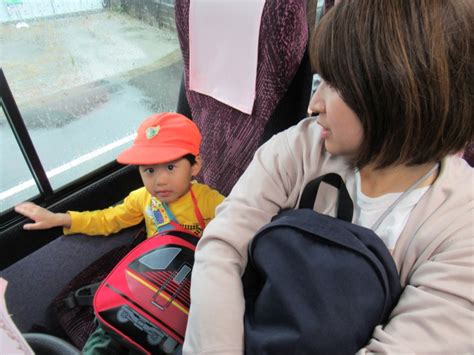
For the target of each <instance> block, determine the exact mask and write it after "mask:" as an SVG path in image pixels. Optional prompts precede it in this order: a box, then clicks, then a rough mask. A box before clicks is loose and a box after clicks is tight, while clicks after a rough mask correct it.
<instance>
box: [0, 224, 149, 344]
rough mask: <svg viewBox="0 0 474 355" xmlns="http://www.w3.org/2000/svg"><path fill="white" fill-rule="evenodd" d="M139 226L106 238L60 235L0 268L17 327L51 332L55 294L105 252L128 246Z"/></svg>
mask: <svg viewBox="0 0 474 355" xmlns="http://www.w3.org/2000/svg"><path fill="white" fill-rule="evenodd" d="M142 228H143V226H141V225H139V226H135V227H132V228H128V229H124V230H122V231H121V232H119V233H117V234H115V235H113V236H109V237H90V236H85V235H80V234H78V235H69V236H61V237H59V238H57V239H54V240H53V241H51V242H50V243H48V244H46V245H45V246H43V247H42V248H40V249H38V250H37V251H35V252H34V253H32V254H30V255H28V256H27V257H25V258H23V259H21V260H19V261H17V262H16V263H14V264H12V265H10V266H9V267H7V268H6V269H4V270H2V271H1V272H0V276H1V277H3V278H4V279H6V280H7V281H8V287H7V290H6V296H5V297H6V303H7V307H8V310H9V312H10V314H11V315H12V320H13V321H14V322H15V324H16V326H17V327H18V329H19V330H20V331H21V332H23V333H27V332H37V331H44V332H50V333H53V334H54V333H55V331H56V330H57V329H58V328H57V322H56V319H55V317H54V314H53V312H52V310H51V307H50V305H51V303H52V301H53V300H54V298H55V297H56V295H58V294H59V292H61V290H62V289H63V288H64V287H66V285H67V284H68V283H69V282H70V281H71V279H73V277H74V276H76V275H77V274H78V273H80V272H81V271H82V270H84V269H85V268H86V267H87V266H89V265H90V264H91V263H92V262H94V261H95V260H97V259H99V258H100V257H101V256H102V255H104V254H105V253H107V252H108V251H110V250H112V249H114V248H116V247H119V246H121V245H131V244H132V243H133V240H134V239H133V238H134V236H135V235H136V234H137V232H138V231H139V230H140V229H142ZM54 335H56V334H54Z"/></svg>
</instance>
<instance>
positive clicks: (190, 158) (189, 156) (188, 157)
mask: <svg viewBox="0 0 474 355" xmlns="http://www.w3.org/2000/svg"><path fill="white" fill-rule="evenodd" d="M183 159H186V160H187V161H189V164H191V166H192V165H194V164H196V156H195V155H193V154H186V155H185V156H184V157H183Z"/></svg>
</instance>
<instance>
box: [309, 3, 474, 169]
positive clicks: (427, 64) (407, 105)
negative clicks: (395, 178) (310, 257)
mask: <svg viewBox="0 0 474 355" xmlns="http://www.w3.org/2000/svg"><path fill="white" fill-rule="evenodd" d="M473 27H474V1H472V0H376V1H374V0H357V1H351V0H343V1H342V2H341V3H340V4H339V5H336V6H335V7H334V8H332V9H331V10H330V11H328V13H327V14H326V15H324V17H323V19H322V20H321V22H320V23H319V25H318V26H317V27H316V28H315V31H314V33H313V36H312V40H311V48H310V56H311V63H312V66H313V69H314V70H315V71H316V72H317V73H319V75H320V76H321V77H322V79H323V80H325V81H326V82H327V83H328V84H330V85H331V86H332V87H334V88H335V89H336V90H337V91H338V93H339V94H340V95H341V97H342V99H343V100H344V101H345V102H346V104H347V105H348V106H349V107H350V108H351V109H352V110H353V111H354V112H355V113H356V114H357V116H358V117H359V119H360V120H361V122H362V126H363V129H364V140H363V143H362V145H361V147H360V151H359V153H358V154H357V155H356V156H354V157H353V158H352V164H353V166H355V167H358V168H361V167H364V166H365V165H367V164H373V165H374V166H375V167H376V168H384V167H388V166H393V165H398V164H406V165H417V164H423V163H429V162H435V161H439V160H441V159H442V158H443V157H445V156H446V155H448V154H453V153H458V152H459V151H461V150H462V149H463V148H464V147H465V146H466V144H467V143H468V142H470V141H472V140H473V137H474V128H473V127H474V125H473V112H472V108H473V101H474V97H473V93H474V87H473V86H474V82H473V80H474V77H473V76H474V59H473V55H472V52H473V43H474V28H473Z"/></svg>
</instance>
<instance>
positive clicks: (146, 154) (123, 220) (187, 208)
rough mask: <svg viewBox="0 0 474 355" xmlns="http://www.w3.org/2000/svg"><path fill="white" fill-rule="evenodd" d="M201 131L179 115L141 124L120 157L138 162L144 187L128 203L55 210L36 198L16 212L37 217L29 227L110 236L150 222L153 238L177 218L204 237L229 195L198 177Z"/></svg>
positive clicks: (121, 160)
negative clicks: (216, 212)
mask: <svg viewBox="0 0 474 355" xmlns="http://www.w3.org/2000/svg"><path fill="white" fill-rule="evenodd" d="M200 143H201V134H200V132H199V129H198V128H197V126H196V125H195V124H194V122H193V121H191V120H189V119H188V118H186V117H185V116H183V115H180V114H178V113H161V114H155V115H152V116H150V117H148V118H147V119H146V120H145V121H144V122H143V123H142V124H141V125H140V127H139V128H138V133H137V137H136V138H135V141H134V142H133V145H132V147H130V148H128V149H126V150H125V151H123V152H122V153H121V154H120V155H119V156H118V157H117V161H118V162H119V163H122V164H131V165H137V166H138V169H139V171H140V176H141V178H142V181H143V185H144V187H142V188H139V189H137V190H135V191H132V192H131V193H130V194H129V195H128V196H127V197H126V198H125V199H124V201H123V202H122V203H120V204H118V205H116V206H113V207H109V208H107V209H104V210H97V211H85V212H75V211H68V212H67V213H53V212H50V211H49V210H47V209H45V208H42V207H40V206H38V205H36V204H34V203H32V202H24V203H21V204H19V205H17V206H16V207H15V211H16V212H18V213H20V214H22V215H24V216H26V217H28V218H30V219H32V220H33V221H34V223H27V224H25V225H24V226H23V228H24V229H27V230H37V229H48V228H52V227H63V231H64V234H73V233H83V234H88V235H109V234H111V233H115V232H118V231H120V230H121V229H123V228H126V227H130V226H134V225H136V224H138V223H140V222H142V221H143V220H145V225H146V230H147V236H148V237H151V236H153V235H155V234H156V233H161V232H163V231H166V230H167V229H170V228H172V226H171V224H170V222H171V221H175V222H177V223H179V224H180V225H181V226H183V227H184V228H186V229H189V230H191V231H192V232H194V233H195V234H196V235H198V236H200V235H201V234H202V230H203V229H204V227H205V225H207V223H208V222H209V221H210V220H211V219H212V218H214V214H215V209H216V206H217V205H219V204H220V203H221V202H222V200H223V199H224V196H222V195H221V194H220V193H219V192H217V191H215V190H212V189H211V188H210V187H208V186H207V185H203V184H200V183H197V182H195V181H193V177H194V176H196V175H197V174H198V173H199V170H200V169H201V166H202V160H201V158H200V156H199V145H200Z"/></svg>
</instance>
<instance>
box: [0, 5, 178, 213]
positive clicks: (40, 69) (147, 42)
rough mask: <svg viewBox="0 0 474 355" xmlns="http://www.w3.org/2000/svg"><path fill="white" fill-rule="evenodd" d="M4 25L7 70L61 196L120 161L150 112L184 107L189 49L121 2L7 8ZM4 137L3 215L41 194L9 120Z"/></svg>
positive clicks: (1, 12)
mask: <svg viewBox="0 0 474 355" xmlns="http://www.w3.org/2000/svg"><path fill="white" fill-rule="evenodd" d="M148 2H149V3H153V1H151V0H150V1H148ZM7 3H9V4H7ZM117 3H119V2H117ZM140 3H143V4H144V5H143V6H146V5H147V1H143V2H140ZM51 4H53V5H55V6H53V8H54V9H53V8H51ZM155 5H156V4H155ZM159 5H160V6H165V7H169V8H170V9H168V10H169V13H170V14H171V16H172V14H173V11H172V10H173V8H172V7H173V4H172V3H171V4H168V3H163V4H159ZM2 6H3V7H2ZM104 6H105V7H104ZM149 6H151V5H149ZM40 9H42V10H41V11H40ZM32 14H36V17H34V16H33V15H32ZM38 14H39V15H38ZM171 20H172V19H170V21H171ZM0 21H1V23H0V45H1V48H2V51H1V54H0V58H1V67H2V69H3V71H4V73H5V76H6V78H7V80H8V82H9V85H10V88H11V91H12V93H13V96H14V97H15V100H16V102H17V105H18V107H19V110H20V112H21V115H22V117H23V119H24V121H25V124H26V126H27V128H28V131H29V134H30V136H31V139H32V141H33V144H34V145H35V148H36V151H37V153H38V155H39V157H40V160H41V163H42V165H43V167H44V169H45V170H46V173H47V176H48V178H49V179H50V182H51V185H52V187H53V189H57V188H59V187H61V186H64V185H65V184H67V183H69V182H71V181H73V180H75V179H77V178H79V177H81V176H84V175H85V174H87V173H89V172H91V171H93V170H95V169H97V168H99V167H101V166H103V165H104V164H107V163H108V162H111V161H113V160H114V159H115V157H116V155H117V154H118V152H119V151H121V150H123V149H124V148H125V147H126V146H128V145H130V144H131V142H132V140H133V138H134V132H135V131H136V128H137V126H138V124H139V123H140V122H142V121H143V119H144V118H145V117H147V116H148V115H150V114H151V113H154V112H161V111H174V110H175V109H176V105H177V99H178V93H179V84H180V79H181V76H182V70H183V69H182V61H181V52H180V49H179V43H178V39H177V35H176V32H175V30H173V28H165V27H166V26H160V23H159V21H160V19H156V21H154V22H155V23H153V25H151V24H148V23H146V22H145V21H141V20H138V19H137V18H136V17H134V16H133V13H132V14H129V13H127V11H126V9H123V8H122V7H121V6H119V5H114V1H109V2H107V1H106V2H103V1H102V0H89V1H84V0H83V1H80V2H78V1H66V0H54V1H51V0H47V1H46V0H44V1H43V0H36V1H10V2H8V1H7V2H3V4H1V5H0ZM148 22H150V21H148ZM0 137H1V138H0V139H1V145H0V162H1V163H2V165H1V166H3V167H4V168H2V171H1V178H0V204H1V207H0V212H1V211H4V210H5V209H8V208H10V207H12V206H13V205H14V204H16V203H17V202H19V201H21V200H24V199H27V198H30V197H32V196H34V195H36V194H37V193H38V190H37V188H36V187H35V184H34V182H33V179H32V177H31V174H30V173H29V171H28V168H27V167H26V164H25V162H24V160H23V157H22V155H21V154H20V151H19V149H18V145H17V143H16V141H15V140H14V138H13V135H12V133H11V131H10V128H9V126H8V125H7V124H6V123H5V118H4V117H3V118H0ZM5 167H8V168H5Z"/></svg>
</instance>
